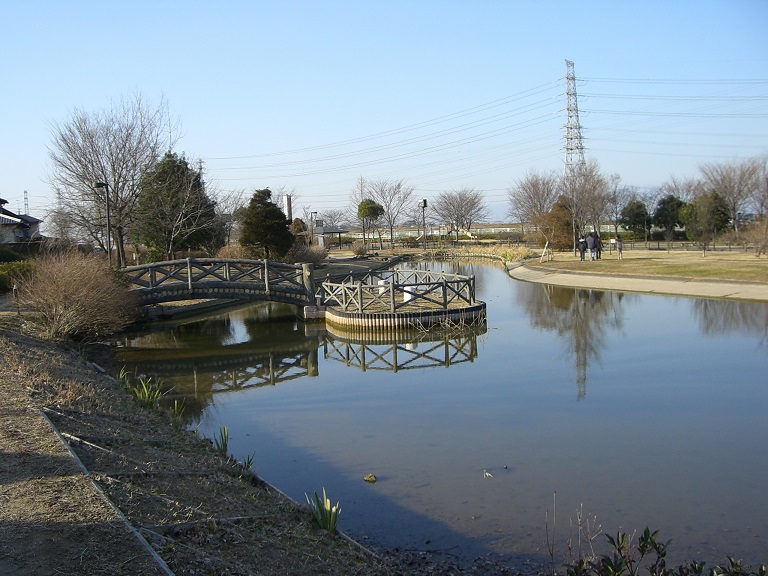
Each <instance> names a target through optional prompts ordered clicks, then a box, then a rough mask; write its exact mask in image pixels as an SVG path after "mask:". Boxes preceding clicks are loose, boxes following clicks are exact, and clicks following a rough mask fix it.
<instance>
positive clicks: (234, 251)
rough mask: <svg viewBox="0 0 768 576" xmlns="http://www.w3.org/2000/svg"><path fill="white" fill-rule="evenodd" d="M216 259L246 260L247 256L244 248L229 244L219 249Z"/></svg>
mask: <svg viewBox="0 0 768 576" xmlns="http://www.w3.org/2000/svg"><path fill="white" fill-rule="evenodd" d="M216 258H234V259H243V258H248V255H247V254H246V250H245V248H243V247H242V246H240V245H239V244H230V245H228V246H223V247H221V248H219V250H218V252H216Z"/></svg>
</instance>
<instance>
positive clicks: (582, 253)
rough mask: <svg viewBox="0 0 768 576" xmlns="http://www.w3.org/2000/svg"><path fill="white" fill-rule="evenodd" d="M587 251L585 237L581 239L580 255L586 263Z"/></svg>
mask: <svg viewBox="0 0 768 576" xmlns="http://www.w3.org/2000/svg"><path fill="white" fill-rule="evenodd" d="M586 251H587V241H586V240H584V236H581V237H580V238H579V254H580V255H581V261H582V262H584V252H586Z"/></svg>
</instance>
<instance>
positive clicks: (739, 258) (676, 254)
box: [529, 247, 768, 283]
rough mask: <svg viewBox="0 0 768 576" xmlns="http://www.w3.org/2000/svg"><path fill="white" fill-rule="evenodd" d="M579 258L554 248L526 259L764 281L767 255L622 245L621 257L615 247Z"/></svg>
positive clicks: (564, 266)
mask: <svg viewBox="0 0 768 576" xmlns="http://www.w3.org/2000/svg"><path fill="white" fill-rule="evenodd" d="M588 259H589V256H588V255H587V261H585V262H581V261H580V260H579V258H578V256H576V257H575V258H574V256H573V254H572V253H571V252H556V253H555V257H554V259H553V260H551V261H549V262H541V263H539V262H538V259H537V260H531V261H529V262H530V263H531V264H534V265H536V266H541V267H546V268H551V269H553V270H570V271H576V272H580V273H582V272H583V273H597V274H619V275H620V274H626V275H637V276H671V277H679V278H696V279H701V280H738V281H742V282H766V283H768V258H766V257H761V258H756V257H755V254H754V252H752V251H751V250H750V251H749V252H743V251H737V250H733V251H728V250H722V251H721V250H717V251H715V252H707V254H706V256H702V253H701V252H700V251H693V250H690V251H685V250H673V251H671V252H667V251H666V250H647V249H645V248H640V247H637V248H635V249H634V250H632V249H627V248H626V247H625V248H624V259H623V260H618V259H617V256H616V251H613V252H612V253H610V252H608V251H604V252H603V257H602V258H601V259H600V260H597V261H594V262H589V261H588Z"/></svg>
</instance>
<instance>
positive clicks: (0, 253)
mask: <svg viewBox="0 0 768 576" xmlns="http://www.w3.org/2000/svg"><path fill="white" fill-rule="evenodd" d="M23 259H24V258H23V257H22V255H21V254H19V253H18V252H14V251H13V250H10V249H9V248H3V247H0V262H19V261H20V260H23Z"/></svg>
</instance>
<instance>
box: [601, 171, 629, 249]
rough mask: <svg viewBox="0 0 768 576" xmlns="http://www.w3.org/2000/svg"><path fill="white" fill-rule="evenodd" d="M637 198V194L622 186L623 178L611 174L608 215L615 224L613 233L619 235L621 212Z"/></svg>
mask: <svg viewBox="0 0 768 576" xmlns="http://www.w3.org/2000/svg"><path fill="white" fill-rule="evenodd" d="M635 197H636V192H635V190H634V189H633V188H631V187H629V186H622V185H621V176H619V175H618V174H611V176H610V177H609V178H608V194H607V196H606V213H607V214H608V217H609V218H610V220H611V221H612V222H613V233H614V234H615V235H618V233H619V221H620V220H621V212H622V210H624V207H625V206H626V205H627V203H628V202H629V201H630V200H632V199H634V198H635Z"/></svg>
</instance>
